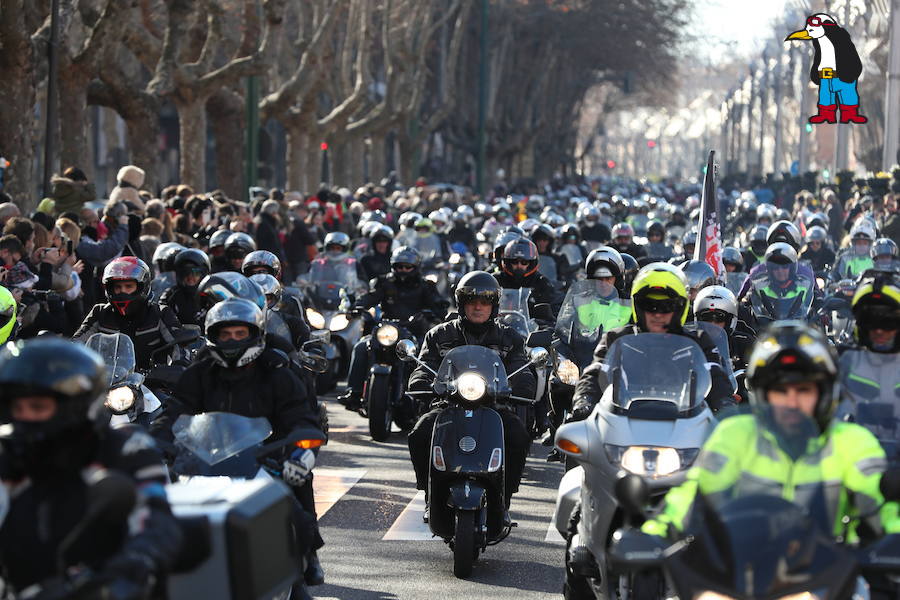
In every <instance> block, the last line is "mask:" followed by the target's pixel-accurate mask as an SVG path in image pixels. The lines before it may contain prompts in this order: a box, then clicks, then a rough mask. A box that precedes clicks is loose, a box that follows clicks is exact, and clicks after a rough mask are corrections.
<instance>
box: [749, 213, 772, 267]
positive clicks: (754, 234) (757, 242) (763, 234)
mask: <svg viewBox="0 0 900 600" xmlns="http://www.w3.org/2000/svg"><path fill="white" fill-rule="evenodd" d="M768 235H769V226H768V225H756V226H754V227H753V229H751V230H750V234H749V235H748V236H747V240H748V241H747V244H748V247H747V249H746V250H744V251H743V254H744V271H746V272H747V273H749V272H750V271H751V269H753V267H755V266H756V265H758V264H760V263H762V262H764V261H765V256H766V248H768V247H769V244H768V242H767V241H766V240H767V239H768Z"/></svg>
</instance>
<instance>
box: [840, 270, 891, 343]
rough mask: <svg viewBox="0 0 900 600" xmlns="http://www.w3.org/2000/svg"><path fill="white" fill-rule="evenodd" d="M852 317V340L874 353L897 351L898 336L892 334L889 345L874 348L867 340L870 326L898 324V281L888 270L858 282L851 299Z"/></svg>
mask: <svg viewBox="0 0 900 600" xmlns="http://www.w3.org/2000/svg"><path fill="white" fill-rule="evenodd" d="M851 306H852V307H853V316H854V318H855V319H856V329H855V334H856V339H857V341H859V343H860V344H862V345H863V346H865V347H866V348H868V349H870V350H873V351H876V352H892V353H893V352H897V351H898V350H900V335H896V336H895V337H894V344H893V347H892V348H874V347H873V346H872V344H871V341H870V339H869V330H870V329H872V328H876V329H878V328H883V329H896V328H897V327H898V326H900V281H898V278H897V276H895V275H892V274H891V273H878V274H876V275H875V276H874V277H866V278H864V279H863V280H862V281H860V283H859V285H858V286H857V288H856V293H855V294H854V295H853V300H852V302H851Z"/></svg>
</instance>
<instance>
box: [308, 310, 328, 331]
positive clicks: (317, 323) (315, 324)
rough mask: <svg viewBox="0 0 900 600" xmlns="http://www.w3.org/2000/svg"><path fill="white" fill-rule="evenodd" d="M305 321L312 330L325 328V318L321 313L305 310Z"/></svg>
mask: <svg viewBox="0 0 900 600" xmlns="http://www.w3.org/2000/svg"><path fill="white" fill-rule="evenodd" d="M306 319H307V320H308V321H309V324H310V326H311V327H312V328H313V329H323V328H324V327H325V317H323V316H322V313H320V312H318V311H316V310H313V309H311V308H307V309H306Z"/></svg>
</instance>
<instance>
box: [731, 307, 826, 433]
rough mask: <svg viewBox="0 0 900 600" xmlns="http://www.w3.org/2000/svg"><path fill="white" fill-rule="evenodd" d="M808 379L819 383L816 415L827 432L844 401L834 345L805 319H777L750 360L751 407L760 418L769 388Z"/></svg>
mask: <svg viewBox="0 0 900 600" xmlns="http://www.w3.org/2000/svg"><path fill="white" fill-rule="evenodd" d="M807 381H812V382H815V383H816V384H817V385H818V388H819V400H818V402H817V403H816V407H815V410H814V413H813V417H814V419H815V421H816V424H817V425H818V427H819V431H820V432H824V431H825V430H826V429H828V425H829V424H830V423H831V417H832V416H833V415H834V411H835V408H836V407H837V403H838V401H839V400H840V392H839V385H838V371H837V355H836V353H835V351H834V348H833V347H832V345H831V344H830V343H829V342H828V340H827V339H826V338H825V336H824V335H823V334H822V333H821V332H820V331H819V330H817V329H815V328H812V327H809V326H807V325H806V324H805V323H803V322H801V321H776V322H775V323H773V324H772V326H771V327H769V329H767V330H766V331H764V332H763V333H762V335H760V336H759V338H758V339H757V341H756V343H755V344H754V345H753V349H752V350H751V352H750V359H749V360H748V361H747V385H748V387H750V389H751V390H752V391H753V394H751V396H750V406H751V408H753V410H754V412H755V413H756V414H757V417H759V416H760V415H761V414H762V408H763V407H764V406H765V405H767V404H768V400H767V395H766V392H767V391H768V390H769V389H771V388H772V387H775V386H777V385H785V384H788V383H800V382H807Z"/></svg>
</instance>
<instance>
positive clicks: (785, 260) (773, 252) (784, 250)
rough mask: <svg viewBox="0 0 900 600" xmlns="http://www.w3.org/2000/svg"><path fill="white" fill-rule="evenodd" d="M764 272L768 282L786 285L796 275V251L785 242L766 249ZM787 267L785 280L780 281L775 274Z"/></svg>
mask: <svg viewBox="0 0 900 600" xmlns="http://www.w3.org/2000/svg"><path fill="white" fill-rule="evenodd" d="M765 262H766V270H767V272H768V274H769V279H770V281H773V282H775V283H781V284H784V285H787V284H788V283H790V282H791V281H793V279H794V277H796V275H797V251H796V250H794V248H793V247H792V246H791V245H790V244H787V243H786V242H775V243H774V244H772V245H771V246H769V247H768V248H767V249H766V257H765ZM785 267H787V268H788V273H787V279H781V278H780V277H781V276H780V275H779V274H777V273H776V272H779V273H780V272H781V271H783V269H784V268H785Z"/></svg>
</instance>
